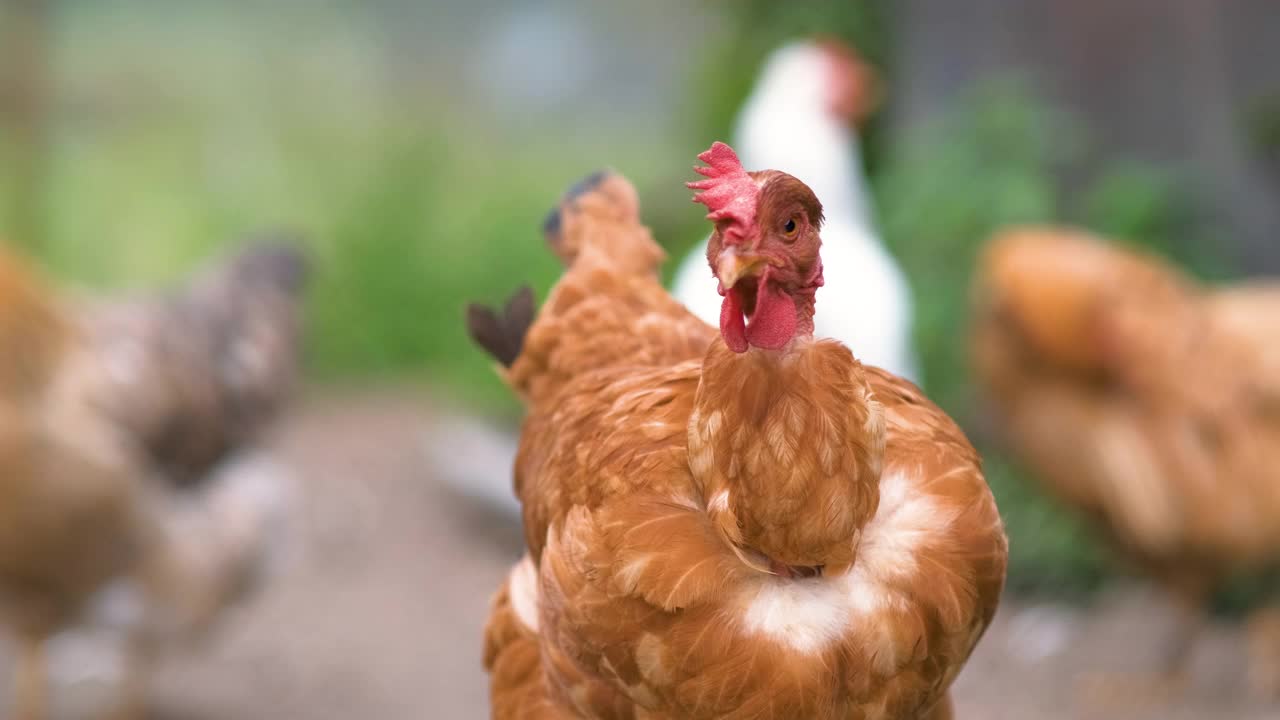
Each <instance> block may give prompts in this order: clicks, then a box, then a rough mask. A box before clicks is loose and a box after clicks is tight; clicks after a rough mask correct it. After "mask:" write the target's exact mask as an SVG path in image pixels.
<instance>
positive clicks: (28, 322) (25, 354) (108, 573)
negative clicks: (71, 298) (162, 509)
mask: <svg viewBox="0 0 1280 720" xmlns="http://www.w3.org/2000/svg"><path fill="white" fill-rule="evenodd" d="M0 347H3V348H4V349H5V350H4V352H3V353H0V623H3V625H4V628H5V629H6V630H8V631H10V633H11V634H12V635H13V637H14V638H15V640H16V641H17V644H18V649H19V653H18V665H17V670H16V673H17V675H16V678H15V680H16V687H15V703H16V705H15V708H14V709H13V713H12V716H13V717H16V718H18V720H40V719H41V718H43V717H45V715H46V707H47V697H46V687H45V685H46V679H45V678H46V664H45V656H44V647H45V640H46V639H47V638H48V637H49V636H50V635H52V634H53V633H54V632H56V631H57V630H59V629H61V628H63V627H65V626H66V625H67V624H69V623H71V622H72V621H73V620H74V619H75V618H76V616H77V614H78V613H79V612H80V611H81V610H82V609H83V608H84V606H85V605H86V603H87V602H88V601H89V599H90V598H91V597H92V596H93V595H94V593H96V592H97V591H98V590H100V589H101V588H102V587H103V586H104V585H105V584H106V583H107V582H108V581H110V580H111V579H113V578H115V577H117V576H119V575H120V574H122V573H125V572H129V571H131V570H132V569H133V568H135V567H136V566H137V565H138V563H139V562H140V558H141V556H142V548H143V547H144V546H145V545H146V544H147V543H148V542H149V541H150V539H151V537H152V534H153V532H154V526H153V525H152V523H151V522H150V518H149V517H148V515H147V513H146V504H145V503H144V502H142V500H141V499H142V497H143V494H144V490H143V487H142V485H141V479H142V475H141V469H142V467H143V463H142V460H141V458H140V456H139V454H138V453H137V452H136V451H135V450H136V448H135V447H134V446H133V445H132V444H131V442H130V441H129V439H128V438H127V437H126V436H124V435H122V434H121V433H120V432H119V431H118V428H117V427H116V426H115V425H114V424H113V423H111V422H110V421H108V420H107V419H106V418H104V417H103V416H102V415H101V413H100V412H99V410H98V408H97V406H96V403H97V400H98V398H99V397H100V395H99V393H100V391H101V390H102V388H103V387H104V386H105V384H106V382H107V380H106V378H105V377H104V376H103V374H102V373H101V372H98V371H97V370H96V369H95V368H96V367H97V366H95V365H94V364H93V363H91V362H86V359H87V358H88V353H87V352H86V350H87V347H88V343H87V340H86V339H85V337H84V336H83V335H82V334H81V333H79V332H78V330H77V327H76V325H75V323H74V322H73V321H72V319H71V318H70V317H68V316H67V315H66V313H65V312H64V310H63V309H62V308H61V307H59V305H58V303H57V302H56V300H54V296H53V295H52V294H51V292H50V291H49V290H48V289H47V288H46V287H44V286H43V284H42V283H41V282H40V281H39V280H38V279H37V278H36V277H35V275H34V274H33V273H32V272H31V271H30V270H29V269H28V268H27V267H26V266H25V265H24V264H23V263H22V262H21V261H19V260H18V259H16V258H14V257H12V256H9V255H7V254H0Z"/></svg>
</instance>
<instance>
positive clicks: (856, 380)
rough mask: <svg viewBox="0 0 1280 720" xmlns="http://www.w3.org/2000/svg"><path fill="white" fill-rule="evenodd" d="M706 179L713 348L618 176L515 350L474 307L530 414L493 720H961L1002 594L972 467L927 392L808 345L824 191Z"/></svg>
mask: <svg viewBox="0 0 1280 720" xmlns="http://www.w3.org/2000/svg"><path fill="white" fill-rule="evenodd" d="M702 157H703V159H705V160H707V161H708V162H709V163H710V164H711V168H703V169H702V170H700V171H701V172H703V174H705V175H708V177H709V180H708V181H703V183H702V184H701V185H699V187H700V189H702V190H703V191H704V194H703V195H701V196H700V201H702V202H706V204H708V206H709V207H711V208H712V211H713V212H712V217H713V219H715V220H716V221H717V223H716V232H715V234H714V235H713V237H712V241H711V243H710V245H709V249H708V260H709V262H710V263H711V265H712V267H713V268H714V269H715V272H716V274H717V275H718V277H719V279H720V282H721V290H722V294H723V295H725V297H726V301H725V302H726V308H725V309H724V310H723V311H722V314H721V333H720V334H719V336H718V335H717V334H716V332H715V330H714V329H712V328H710V327H708V326H706V325H705V324H703V323H701V322H699V321H697V320H696V319H694V318H693V317H692V316H690V315H689V314H688V313H687V311H685V310H684V309H683V307H681V306H680V305H679V304H677V303H675V302H674V301H673V300H671V298H670V297H669V296H667V294H666V293H665V291H664V290H663V289H662V287H661V286H660V285H659V284H658V281H657V275H656V270H657V265H658V263H659V262H660V261H661V258H662V254H661V252H660V251H659V249H658V248H657V246H656V245H655V244H654V243H653V240H652V238H651V237H650V235H649V233H648V231H647V230H646V229H644V228H643V227H641V226H640V225H639V224H638V212H637V208H636V202H635V194H634V190H632V189H631V187H630V186H629V185H628V184H627V183H626V182H625V181H624V180H623V179H622V178H620V177H617V176H615V175H609V176H603V177H599V178H595V179H594V180H592V181H591V182H590V183H588V184H587V185H586V186H584V187H580V188H577V189H576V190H575V191H574V192H573V193H571V194H570V196H569V197H568V198H567V199H566V200H565V202H564V203H562V205H561V207H560V208H559V210H558V211H557V213H556V214H555V216H554V219H553V222H552V223H550V226H551V232H550V239H551V241H552V245H553V247H554V248H556V249H557V251H558V252H559V254H560V256H561V257H562V259H564V260H565V261H566V263H567V264H568V269H567V270H566V272H565V275H564V277H563V278H562V280H561V281H560V283H559V284H558V285H557V286H556V288H555V290H554V291H553V292H552V295H551V298H550V299H549V300H548V302H547V303H546V305H545V306H544V307H543V309H542V311H541V312H540V314H539V315H538V318H537V320H536V321H535V322H533V324H532V327H531V328H530V329H529V331H528V334H527V337H525V338H524V341H523V342H520V338H519V335H518V331H519V330H520V329H521V328H520V327H519V325H520V323H518V322H514V323H508V322H506V321H505V320H504V319H503V318H500V317H499V316H498V314H497V313H493V312H491V311H490V312H485V311H473V314H472V319H473V323H472V328H473V334H474V335H477V336H478V337H477V339H478V340H480V341H481V342H482V344H484V345H485V346H486V347H489V348H490V349H491V350H492V349H494V348H500V349H507V350H509V349H512V348H516V349H518V350H519V352H518V354H517V355H516V356H515V357H514V362H513V363H512V364H511V367H510V369H509V371H508V372H507V377H508V379H509V380H510V381H511V382H512V384H513V386H514V387H515V388H516V389H517V390H518V391H519V392H520V393H521V395H522V396H523V397H524V398H525V400H526V401H527V403H528V405H529V416H528V418H527V419H526V422H525V424H524V432H523V436H522V439H521V447H520V452H519V455H518V457H517V460H516V472H515V474H516V492H517V494H518V495H519V496H520V498H521V500H522V502H523V504H524V520H525V535H526V540H527V543H528V548H529V554H528V555H527V556H526V557H525V558H524V559H523V560H522V561H521V562H520V563H519V564H518V565H517V566H516V567H515V568H514V569H513V570H512V573H511V576H510V578H509V580H508V582H507V583H506V585H505V587H504V588H503V589H502V590H501V591H500V593H499V594H498V596H497V598H496V599H495V601H494V606H493V612H492V615H491V618H490V623H489V627H488V629H487V631H486V642H485V662H486V666H487V667H488V668H489V670H490V672H491V673H492V699H493V715H494V717H497V718H516V717H547V718H569V717H588V718H646V717H647V718H695V719H696V718H793V717H794V718H800V717H803V718H861V719H865V720H871V719H884V720H893V719H904V720H905V719H908V718H910V719H916V718H949V717H951V704H950V700H949V697H948V689H949V687H950V685H951V682H952V681H953V680H954V678H955V676H956V674H957V673H958V672H959V670H960V668H961V667H962V666H963V664H964V662H965V660H966V659H967V658H968V656H969V653H970V652H971V651H972V649H973V647H974V645H975V644H976V642H977V641H978V638H979V637H980V636H981V634H982V632H983V630H984V629H985V628H986V626H987V624H988V623H989V622H990V620H991V617H992V615H993V613H994V611H995V608H996V603H997V600H998V596H999V593H1000V589H1001V587H1002V585H1003V580H1004V569H1005V560H1006V550H1007V548H1006V542H1005V538H1004V534H1003V529H1002V526H1001V523H1000V519H999V516H998V514H997V513H996V509H995V505H994V502H993V501H992V498H991V495H990V492H989V491H988V489H987V486H986V484H985V483H984V481H983V478H982V474H981V469H980V462H979V459H978V457H977V455H976V454H975V452H974V451H973V449H972V447H971V446H970V445H969V443H968V442H967V441H966V440H965V438H964V436H963V435H962V434H961V433H960V431H959V429H958V428H957V427H956V426H955V424H954V423H952V422H951V420H950V419H948V418H947V417H946V416H945V415H944V414H943V413H942V412H941V411H939V410H938V409H937V408H936V407H935V406H933V405H932V404H931V403H929V401H928V400H927V399H925V398H924V397H923V396H922V395H921V394H920V392H919V390H918V389H917V388H916V387H915V386H913V385H911V384H910V383H908V382H906V381H903V380H901V379H899V378H896V377H893V376H891V375H889V374H888V373H885V372H884V371H881V370H879V369H876V368H871V367H865V366H863V365H861V364H860V363H858V361H857V360H855V359H854V357H853V355H852V354H851V352H850V351H849V349H847V348H845V347H843V346H842V345H840V344H839V343H836V342H834V341H815V340H814V339H813V338H812V337H811V335H812V308H813V299H814V291H816V289H817V287H818V286H819V285H820V284H821V260H820V259H819V257H818V248H819V243H820V240H819V237H818V232H819V228H820V225H821V205H820V203H819V202H818V200H817V198H815V197H813V194H812V192H810V191H809V189H808V188H807V187H806V186H804V184H803V183H801V182H800V181H799V180H796V179H795V178H793V177H791V176H789V175H785V174H783V173H778V172H772V171H768V172H762V173H751V174H748V173H746V172H745V171H743V170H742V169H741V167H740V165H738V163H737V158H736V156H734V155H733V152H732V150H730V149H729V148H728V147H727V146H724V145H722V144H717V145H716V146H713V149H712V150H711V151H709V152H708V153H704V155H703V156H702ZM708 281H709V282H710V281H711V280H710V278H709V279H708ZM520 315H521V313H520V312H513V313H507V318H519V317H520ZM744 316H745V317H744ZM477 317H483V318H485V320H482V322H481V326H482V327H480V328H477V326H476V323H475V322H474V320H475V319H476V318H477ZM495 328H497V329H499V330H500V331H502V332H491V331H492V330H494V329H495ZM504 332H505V333H508V334H506V335H504V334H503V333H504ZM513 332H514V333H515V335H514V336H513V335H512V334H510V333H513ZM486 335H487V336H488V338H487V339H486V337H485V336H486ZM494 337H504V338H506V339H505V340H503V341H500V342H495V341H494V340H493V338H494ZM500 359H501V358H500Z"/></svg>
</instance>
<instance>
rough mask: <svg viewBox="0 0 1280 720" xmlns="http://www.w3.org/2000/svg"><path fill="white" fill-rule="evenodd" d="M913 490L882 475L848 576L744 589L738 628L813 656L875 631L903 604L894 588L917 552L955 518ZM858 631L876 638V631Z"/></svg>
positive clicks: (903, 478) (771, 581) (775, 581)
mask: <svg viewBox="0 0 1280 720" xmlns="http://www.w3.org/2000/svg"><path fill="white" fill-rule="evenodd" d="M914 485H915V481H914V480H913V479H912V478H910V477H908V476H907V475H905V474H903V473H901V472H896V471H895V472H887V473H886V474H885V476H884V478H883V480H882V481H881V486H880V493H881V495H880V506H879V508H878V509H877V511H876V515H875V517H874V518H872V520H871V522H870V523H868V524H867V526H866V527H865V528H864V530H863V535H862V541H861V543H860V544H859V548H858V554H857V560H856V562H855V564H854V566H853V568H852V569H851V570H850V571H849V572H847V573H845V574H843V575H840V576H838V577H821V578H813V579H806V580H788V579H782V578H762V579H761V580H760V582H759V583H758V584H755V585H753V586H752V587H750V588H747V589H744V590H743V591H742V595H741V596H740V602H741V605H740V607H741V608H742V610H741V616H740V617H741V623H742V625H741V626H742V628H743V630H744V631H745V632H747V633H750V634H753V635H764V636H767V637H769V638H771V639H773V640H775V641H776V642H778V643H781V644H784V645H787V646H789V647H791V648H792V649H794V650H796V651H797V652H802V653H815V652H819V651H821V650H823V649H825V648H826V647H827V646H828V645H830V644H831V643H833V642H835V641H837V640H838V639H840V638H842V637H844V636H845V635H846V634H847V633H849V632H852V631H854V630H858V629H866V628H869V627H874V626H875V624H876V623H877V622H879V621H880V620H882V619H883V617H884V616H885V615H886V614H888V613H891V612H894V611H895V610H896V609H898V608H900V607H901V605H902V604H904V603H906V602H908V598H906V597H904V596H903V595H902V593H901V592H900V591H899V590H897V589H895V588H901V587H902V586H903V584H904V581H908V580H910V579H911V578H912V577H913V576H915V575H916V574H918V573H919V572H920V568H919V566H918V563H917V560H916V557H917V552H918V551H919V550H920V548H922V547H923V546H924V544H926V543H929V542H933V541H936V540H938V539H939V538H940V537H941V536H942V535H945V533H947V532H948V529H949V527H950V525H951V523H952V521H953V520H954V519H955V513H954V511H952V510H949V509H946V508H944V507H942V506H940V505H939V503H938V502H937V501H936V500H935V499H933V498H932V497H931V496H929V495H927V494H924V493H922V492H920V491H919V490H918V489H917V488H916V487H914ZM862 634H863V635H864V636H867V637H869V638H870V639H871V640H872V641H873V642H874V641H875V640H874V638H875V633H870V634H869V635H868V634H866V633H862ZM885 640H886V642H888V641H889V638H886V639H885Z"/></svg>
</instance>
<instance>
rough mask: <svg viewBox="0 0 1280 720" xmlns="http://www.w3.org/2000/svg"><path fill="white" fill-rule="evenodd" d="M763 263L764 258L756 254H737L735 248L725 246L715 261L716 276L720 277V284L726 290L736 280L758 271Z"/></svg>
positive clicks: (736, 281)
mask: <svg viewBox="0 0 1280 720" xmlns="http://www.w3.org/2000/svg"><path fill="white" fill-rule="evenodd" d="M765 264H766V263H765V259H764V258H762V257H760V256H758V255H750V254H744V255H739V254H738V251H737V250H736V249H734V248H732V247H729V248H725V249H724V250H723V251H722V252H721V253H720V259H719V260H717V261H716V277H717V278H719V279H720V286H721V287H723V288H724V289H725V290H728V289H729V288H731V287H733V286H734V285H736V284H737V283H738V280H740V279H742V278H744V277H749V276H751V275H755V274H756V273H758V272H759V271H760V270H761V269H763V268H764V266H765Z"/></svg>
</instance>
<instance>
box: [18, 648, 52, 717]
mask: <svg viewBox="0 0 1280 720" xmlns="http://www.w3.org/2000/svg"><path fill="white" fill-rule="evenodd" d="M13 680H14V683H13V704H14V707H13V717H14V719H15V720H47V718H48V717H49V666H48V658H47V657H46V655H45V638H42V637H38V636H34V635H29V634H23V635H22V636H20V637H19V638H18V658H17V666H16V667H15V668H14V674H13Z"/></svg>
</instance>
